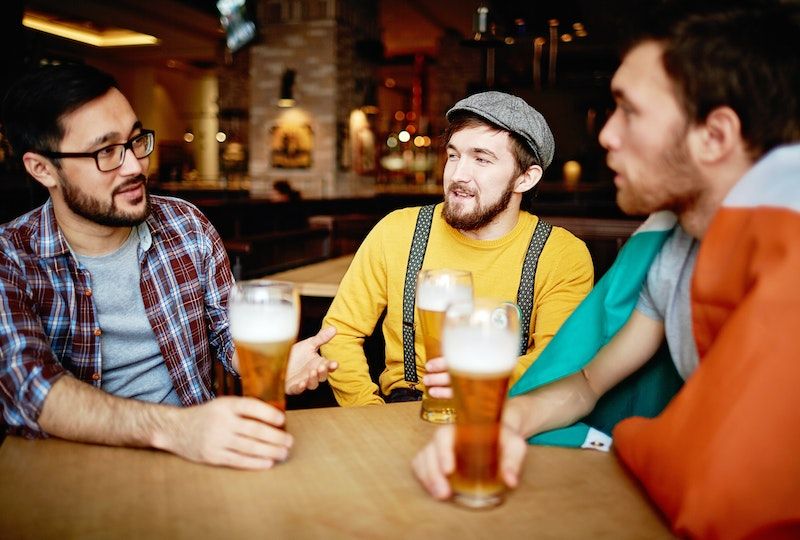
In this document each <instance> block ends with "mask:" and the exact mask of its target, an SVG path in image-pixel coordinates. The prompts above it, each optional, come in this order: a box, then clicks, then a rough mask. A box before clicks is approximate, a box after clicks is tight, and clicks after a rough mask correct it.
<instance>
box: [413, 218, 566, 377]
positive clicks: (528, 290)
mask: <svg viewBox="0 0 800 540" xmlns="http://www.w3.org/2000/svg"><path fill="white" fill-rule="evenodd" d="M434 206H435V205H432V204H431V205H428V206H423V207H422V208H420V210H419V215H418V216H417V225H416V227H415V228H414V238H413V239H412V240H411V250H410V252H409V254H408V266H407V267H406V282H405V286H404V288H403V370H404V377H405V380H406V382H409V383H412V385H413V384H416V383H417V382H419V379H418V378H417V363H416V359H415V355H414V302H415V297H416V290H417V274H418V273H419V271H420V269H421V268H422V261H423V260H425V250H426V249H427V247H428V237H429V235H430V232H431V223H432V222H433V209H434ZM552 229H553V226H552V225H550V224H549V223H547V222H545V221H542V220H541V219H539V221H538V223H536V229H534V231H533V235H532V236H531V241H530V243H529V244H528V251H527V253H526V254H525V262H524V263H523V264H522V274H521V276H520V280H519V289H518V290H517V305H518V306H519V309H520V313H521V320H520V326H521V327H522V337H521V339H520V346H519V351H520V352H519V354H520V355H523V354H525V353H526V352H528V340H529V338H530V335H529V334H530V325H531V314H532V312H533V285H534V279H535V277H536V266H537V265H538V264H539V255H541V254H542V249H544V245H545V243H546V242H547V238H548V237H549V236H550V231H551V230H552Z"/></svg>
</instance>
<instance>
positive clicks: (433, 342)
mask: <svg viewBox="0 0 800 540" xmlns="http://www.w3.org/2000/svg"><path fill="white" fill-rule="evenodd" d="M444 313H445V312H444V311H430V310H427V309H420V310H419V321H420V326H421V327H422V339H423V341H424V343H425V360H428V359H429V358H438V357H440V356H442V322H444ZM455 412H456V410H455V405H453V400H452V399H443V398H434V397H431V396H430V395H429V394H428V388H427V387H426V388H425V391H424V393H423V394H422V412H421V416H422V418H423V419H424V420H427V421H428V422H433V423H436V424H448V423H452V421H453V418H454V416H455Z"/></svg>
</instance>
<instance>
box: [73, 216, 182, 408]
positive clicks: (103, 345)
mask: <svg viewBox="0 0 800 540" xmlns="http://www.w3.org/2000/svg"><path fill="white" fill-rule="evenodd" d="M149 234H150V230H149V229H148V227H147V225H146V224H142V225H140V226H139V227H134V228H133V230H132V231H131V234H130V236H129V237H128V239H127V240H126V241H125V243H124V244H123V245H122V246H121V247H120V248H119V249H118V250H117V251H115V252H114V253H110V254H108V255H103V256H101V257H87V256H84V255H76V256H77V258H78V261H79V262H80V264H81V265H82V266H83V267H84V268H85V269H87V270H88V271H89V273H90V274H91V287H92V297H93V298H94V305H95V309H96V310H97V320H98V323H99V324H100V328H101V330H102V331H103V333H102V335H101V337H100V352H101V356H102V370H103V371H102V382H101V387H102V389H103V390H105V391H106V392H108V393H110V394H114V395H116V396H120V397H125V398H134V399H139V400H143V401H150V402H153V403H165V404H169V405H180V404H181V402H180V398H179V397H178V393H177V392H176V391H175V388H174V386H173V384H172V379H170V376H169V372H168V370H167V366H166V363H165V362H164V357H163V356H162V355H161V350H160V349H159V347H158V341H157V340H156V336H155V333H154V332H153V328H152V327H151V326H150V322H149V321H148V319H147V314H146V313H145V309H144V301H143V300H142V292H141V288H140V273H141V269H140V266H139V257H138V247H139V240H140V236H141V235H145V236H147V235H149Z"/></svg>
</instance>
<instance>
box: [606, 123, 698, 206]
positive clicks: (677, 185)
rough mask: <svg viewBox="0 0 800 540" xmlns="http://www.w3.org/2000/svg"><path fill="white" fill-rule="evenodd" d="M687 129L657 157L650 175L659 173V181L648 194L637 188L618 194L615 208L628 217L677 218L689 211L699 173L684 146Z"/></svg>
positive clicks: (692, 202)
mask: <svg viewBox="0 0 800 540" xmlns="http://www.w3.org/2000/svg"><path fill="white" fill-rule="evenodd" d="M686 129H688V128H685V129H684V130H683V131H681V130H679V131H677V132H676V133H675V136H674V137H673V140H672V143H671V144H670V145H669V147H668V148H667V149H666V150H664V151H663V152H662V153H661V155H660V156H659V157H658V159H657V161H656V164H655V166H654V167H653V168H652V170H653V171H658V178H659V179H658V181H656V182H652V183H651V185H652V186H657V188H651V189H650V190H648V191H645V190H637V189H636V186H628V187H627V189H623V188H620V189H618V190H617V197H616V199H617V205H618V206H619V207H620V209H622V211H623V212H625V213H626V214H630V215H646V214H650V213H652V212H656V211H659V210H670V211H672V212H674V213H676V214H678V215H680V214H681V213H683V212H685V211H686V210H687V209H688V208H690V207H691V206H692V205H693V204H694V203H695V202H696V201H697V199H698V197H699V196H700V191H701V183H700V171H699V170H698V168H697V166H696V165H694V164H693V163H692V161H691V157H690V155H689V150H688V147H687V145H686V138H685V136H686Z"/></svg>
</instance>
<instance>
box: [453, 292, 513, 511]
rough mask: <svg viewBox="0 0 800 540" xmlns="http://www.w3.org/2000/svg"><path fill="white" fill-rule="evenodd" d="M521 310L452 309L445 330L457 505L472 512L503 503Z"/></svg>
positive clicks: (486, 304)
mask: <svg viewBox="0 0 800 540" xmlns="http://www.w3.org/2000/svg"><path fill="white" fill-rule="evenodd" d="M519 324H520V323H519V310H518V308H517V306H516V305H515V304H512V303H510V302H505V303H501V302H496V301H491V300H484V299H476V300H475V301H474V302H473V303H472V304H465V303H462V304H453V305H452V306H451V307H450V308H449V309H448V310H447V316H446V318H445V323H444V331H443V348H444V356H445V359H446V360H447V366H448V370H449V371H450V379H451V384H452V386H453V393H454V396H455V405H456V443H455V458H456V468H455V471H454V472H453V474H452V475H451V477H450V486H451V487H452V490H453V498H454V500H455V501H456V502H457V503H458V504H461V505H464V506H468V507H470V508H488V507H491V506H496V505H498V504H500V503H502V502H503V497H504V492H505V485H504V483H503V481H502V479H501V478H500V471H499V437H500V417H501V414H502V411H503V404H504V403H505V399H506V393H507V391H508V380H509V377H510V376H511V371H512V370H513V368H514V366H515V364H516V362H517V353H518V347H519V339H520V334H519Z"/></svg>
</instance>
